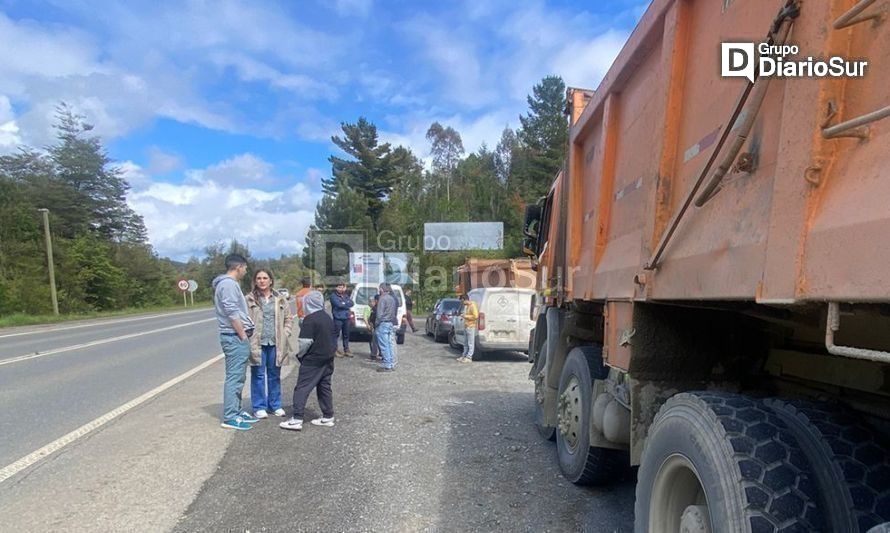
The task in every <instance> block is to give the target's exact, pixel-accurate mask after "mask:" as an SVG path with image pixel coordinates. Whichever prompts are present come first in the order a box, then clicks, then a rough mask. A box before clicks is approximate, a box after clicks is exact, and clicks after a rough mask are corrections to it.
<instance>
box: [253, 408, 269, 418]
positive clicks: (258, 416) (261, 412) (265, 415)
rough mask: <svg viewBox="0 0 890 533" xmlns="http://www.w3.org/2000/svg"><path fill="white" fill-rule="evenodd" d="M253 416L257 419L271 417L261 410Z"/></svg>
mask: <svg viewBox="0 0 890 533" xmlns="http://www.w3.org/2000/svg"><path fill="white" fill-rule="evenodd" d="M253 416H255V417H257V418H269V415H268V414H266V410H265V409H260V410H259V411H256V412H254V413H253Z"/></svg>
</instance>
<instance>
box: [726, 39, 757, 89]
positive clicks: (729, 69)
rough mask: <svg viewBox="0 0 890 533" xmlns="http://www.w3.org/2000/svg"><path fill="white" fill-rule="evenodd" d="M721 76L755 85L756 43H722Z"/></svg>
mask: <svg viewBox="0 0 890 533" xmlns="http://www.w3.org/2000/svg"><path fill="white" fill-rule="evenodd" d="M720 52H721V53H720V60H721V61H720V75H721V76H723V77H737V78H748V80H749V81H750V82H751V83H754V43H721V45H720Z"/></svg>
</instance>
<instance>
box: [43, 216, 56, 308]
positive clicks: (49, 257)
mask: <svg viewBox="0 0 890 533" xmlns="http://www.w3.org/2000/svg"><path fill="white" fill-rule="evenodd" d="M38 211H40V212H41V213H43V232H44V235H45V236H46V262H47V264H48V265H49V291H50V294H51V295H52V298H53V314H54V315H56V316H59V298H58V296H56V268H55V265H54V264H53V239H52V237H51V236H50V234H49V209H47V208H45V207H42V208H40V209H38Z"/></svg>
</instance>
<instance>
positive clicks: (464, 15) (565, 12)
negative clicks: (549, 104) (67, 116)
mask: <svg viewBox="0 0 890 533" xmlns="http://www.w3.org/2000/svg"><path fill="white" fill-rule="evenodd" d="M647 5H648V0H614V1H609V2H599V3H596V2H589V1H585V2H570V1H557V0H549V1H545V0H541V1H534V0H533V1H528V2H514V1H501V0H492V1H486V2H479V1H475V0H472V1H453V2H408V1H383V0H335V1H315V0H306V1H296V0H295V1H291V2H271V1H255V2H247V1H245V2H238V1H226V0H223V1H217V2H210V1H182V2H144V1H134V2H126V3H123V2H95V1H93V2H87V1H82V0H64V1H62V0H50V1H44V2H41V1H34V0H28V1H23V0H0V153H3V152H9V151H11V150H13V149H14V148H15V146H16V145H18V144H28V145H31V146H38V147H39V146H45V145H47V144H48V143H50V142H52V139H53V137H52V129H51V123H52V117H53V109H54V107H55V106H56V104H57V103H58V102H60V101H63V100H64V101H66V102H68V103H69V104H70V105H71V106H73V107H74V108H75V109H76V110H77V111H78V112H80V113H82V114H84V115H86V116H87V118H88V120H89V121H90V122H92V123H93V124H95V126H96V128H95V131H96V132H97V133H98V134H99V135H100V136H102V138H103V140H104V142H105V145H106V146H107V148H108V151H109V154H110V155H111V157H112V158H113V159H115V160H116V161H117V162H118V164H119V166H120V167H121V168H122V169H123V170H124V172H125V173H126V176H127V179H128V180H129V182H130V184H131V186H132V190H131V192H130V195H129V197H128V201H129V203H130V204H131V206H132V207H133V208H134V209H135V210H136V211H137V212H139V213H140V214H141V215H142V216H143V217H144V219H145V222H146V226H147V228H148V233H149V239H150V241H151V243H152V244H153V245H154V247H155V249H156V250H157V252H158V253H159V254H160V255H162V256H166V257H172V258H174V259H179V260H185V259H187V258H188V257H189V256H192V255H196V256H201V255H202V250H203V248H204V247H205V246H206V245H208V244H210V243H213V242H218V241H223V242H225V241H228V240H229V239H231V238H233V237H234V238H238V239H239V240H241V241H244V242H247V243H248V244H249V246H250V248H251V251H252V253H253V254H254V255H255V256H258V257H268V256H277V255H279V254H282V253H284V254H292V253H297V252H299V251H300V249H301V247H302V243H303V237H304V235H305V232H306V228H307V227H308V225H309V224H310V223H311V221H312V218H313V215H314V208H315V204H316V202H317V201H318V199H319V197H320V180H321V178H322V177H325V176H327V175H329V173H330V166H329V163H328V161H327V158H328V156H329V155H330V154H332V153H335V152H336V148H335V147H334V145H333V144H332V143H331V141H330V137H331V135H336V134H338V133H339V131H340V130H339V124H340V123H341V122H355V120H356V119H357V118H358V117H360V116H365V117H367V118H368V119H369V120H371V121H372V122H373V123H375V124H376V125H377V127H378V130H379V131H380V134H381V138H382V140H383V141H386V142H391V143H393V144H402V145H405V146H408V147H410V148H411V149H412V150H413V151H414V152H415V154H417V155H418V156H419V157H427V156H428V151H429V145H428V143H427V142H426V140H425V133H426V130H427V128H428V127H429V125H430V124H431V123H432V122H433V121H439V122H441V123H442V124H445V125H448V126H452V127H454V128H455V129H456V130H457V131H458V132H459V133H460V134H461V135H462V137H463V140H464V145H465V147H466V148H467V150H468V151H472V150H476V149H478V147H479V146H480V145H481V144H482V143H483V142H486V143H488V145H489V146H494V145H495V144H497V142H498V139H499V137H500V133H501V131H502V130H503V129H504V127H505V126H510V127H513V128H515V127H516V126H517V125H518V122H519V121H518V116H519V115H520V114H521V113H525V112H526V111H527V105H526V101H525V98H526V95H527V94H529V93H530V92H531V89H532V86H533V85H534V84H535V83H537V82H538V81H540V80H541V78H543V77H544V76H546V75H549V74H558V75H560V76H562V77H563V79H565V81H566V83H567V84H568V85H570V86H576V87H585V88H595V87H596V85H597V84H598V83H599V81H600V79H601V78H602V76H603V75H604V74H605V72H606V70H607V69H608V67H609V65H610V64H611V62H612V60H613V59H614V57H615V56H616V55H617V53H618V51H619V50H620V48H621V46H622V45H623V43H624V41H625V40H626V38H627V36H628V35H629V33H630V31H631V30H632V29H633V26H634V24H635V23H636V21H637V20H638V19H639V17H640V16H641V15H642V13H643V12H644V10H645V8H646V7H647Z"/></svg>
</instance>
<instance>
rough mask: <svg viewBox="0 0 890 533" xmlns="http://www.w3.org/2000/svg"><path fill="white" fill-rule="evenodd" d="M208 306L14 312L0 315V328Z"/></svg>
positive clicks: (200, 304)
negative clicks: (30, 313)
mask: <svg viewBox="0 0 890 533" xmlns="http://www.w3.org/2000/svg"><path fill="white" fill-rule="evenodd" d="M210 307H211V304H210V302H196V303H195V306H194V307H192V306H189V307H184V306H182V305H165V306H156V307H139V308H128V309H119V310H117V311H95V312H92V313H79V314H69V315H59V316H54V315H26V314H24V313H14V314H12V315H6V316H0V328H10V327H14V326H36V325H39V324H56V323H59V322H70V321H73V320H86V319H89V318H110V317H117V316H129V315H143V314H147V313H157V312H162V311H183V310H191V309H204V308H206V309H210Z"/></svg>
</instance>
